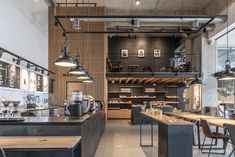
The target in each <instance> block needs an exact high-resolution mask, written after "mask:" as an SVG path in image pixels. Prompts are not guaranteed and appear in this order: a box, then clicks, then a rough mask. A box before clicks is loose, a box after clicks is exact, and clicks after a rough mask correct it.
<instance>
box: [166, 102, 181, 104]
mask: <svg viewBox="0 0 235 157" xmlns="http://www.w3.org/2000/svg"><path fill="white" fill-rule="evenodd" d="M165 103H166V104H179V102H177V101H166V102H165Z"/></svg>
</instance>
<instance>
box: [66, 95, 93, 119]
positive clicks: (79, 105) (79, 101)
mask: <svg viewBox="0 0 235 157" xmlns="http://www.w3.org/2000/svg"><path fill="white" fill-rule="evenodd" d="M93 102H94V99H93V97H91V96H89V95H88V96H86V95H83V93H82V92H81V91H73V92H72V97H71V100H68V101H66V103H65V115H67V116H72V117H81V116H83V115H84V114H86V113H87V112H89V111H90V109H91V106H92V103H93Z"/></svg>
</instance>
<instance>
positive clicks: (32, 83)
mask: <svg viewBox="0 0 235 157" xmlns="http://www.w3.org/2000/svg"><path fill="white" fill-rule="evenodd" d="M29 90H30V91H32V92H34V91H36V74H35V73H34V72H30V75H29Z"/></svg>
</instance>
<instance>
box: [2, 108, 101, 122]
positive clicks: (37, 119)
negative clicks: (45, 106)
mask: <svg viewBox="0 0 235 157" xmlns="http://www.w3.org/2000/svg"><path fill="white" fill-rule="evenodd" d="M100 112H103V111H96V112H90V113H87V114H85V115H83V116H82V117H67V116H61V117H24V119H25V120H24V121H15V122H0V125H6V124H9V125H14V124H17V125H21V124H22V125H26V124H30V125H38V124H40V125H42V124H45V125H47V124H50V125H51V124H52V125H53V124H55V125H57V124H63V125H66V124H68V125H69V124H82V123H83V122H85V121H86V120H88V119H89V118H91V117H92V116H95V115H96V114H98V113H100Z"/></svg>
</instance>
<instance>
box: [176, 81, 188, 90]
mask: <svg viewBox="0 0 235 157" xmlns="http://www.w3.org/2000/svg"><path fill="white" fill-rule="evenodd" d="M178 87H180V88H188V84H187V82H186V81H185V80H182V81H181V82H180V83H179V85H178Z"/></svg>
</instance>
